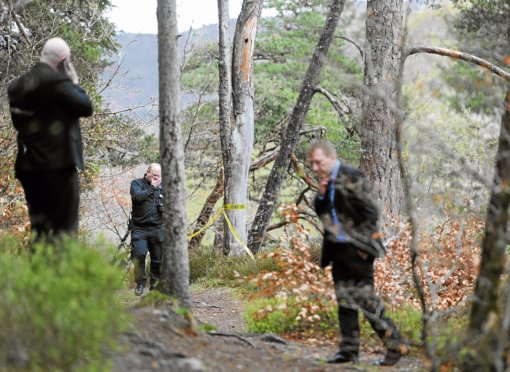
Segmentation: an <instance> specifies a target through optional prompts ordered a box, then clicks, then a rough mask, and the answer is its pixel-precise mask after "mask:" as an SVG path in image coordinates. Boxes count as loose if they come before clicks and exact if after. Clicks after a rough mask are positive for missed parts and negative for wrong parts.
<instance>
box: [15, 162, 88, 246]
mask: <svg viewBox="0 0 510 372" xmlns="http://www.w3.org/2000/svg"><path fill="white" fill-rule="evenodd" d="M16 177H17V178H18V179H19V180H20V182H21V184H22V185H23V189H24V190H25V197H26V199H27V206H28V213H29V214H30V223H31V224H32V231H35V232H36V233H37V237H36V240H40V239H41V238H42V237H44V236H45V237H47V238H48V239H50V240H51V239H52V237H53V236H61V235H63V234H67V235H70V234H77V233H78V207H79V204H80V188H79V184H78V173H77V172H76V168H75V167H74V166H73V167H70V168H67V169H61V170H55V171H36V172H27V171H24V172H18V173H17V174H16Z"/></svg>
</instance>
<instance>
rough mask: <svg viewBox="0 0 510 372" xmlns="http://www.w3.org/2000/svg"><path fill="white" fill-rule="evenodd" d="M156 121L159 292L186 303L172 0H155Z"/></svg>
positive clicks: (183, 191) (177, 73)
mask: <svg viewBox="0 0 510 372" xmlns="http://www.w3.org/2000/svg"><path fill="white" fill-rule="evenodd" d="M157 15H158V65H159V125H160V154H161V174H162V186H163V187H162V188H163V200H164V209H163V234H164V242H163V258H162V273H161V284H160V285H159V286H158V287H159V288H158V289H160V290H161V291H162V292H163V293H166V294H169V295H173V296H175V297H176V298H177V299H178V300H179V303H180V304H181V306H185V307H189V305H190V290H189V260H188V242H187V240H186V232H187V221H186V187H185V174H184V150H183V147H182V134H181V108H180V70H179V50H178V45H177V37H178V32H177V7H176V0H158V11H157Z"/></svg>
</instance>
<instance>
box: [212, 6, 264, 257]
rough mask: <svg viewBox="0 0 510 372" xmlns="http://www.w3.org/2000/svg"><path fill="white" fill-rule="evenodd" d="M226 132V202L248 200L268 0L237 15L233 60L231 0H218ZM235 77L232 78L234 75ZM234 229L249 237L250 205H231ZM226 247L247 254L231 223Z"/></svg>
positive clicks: (222, 124) (222, 122)
mask: <svg viewBox="0 0 510 372" xmlns="http://www.w3.org/2000/svg"><path fill="white" fill-rule="evenodd" d="M218 11H219V31H220V32H219V54H220V56H219V64H218V67H219V72H220V74H219V78H220V88H219V100H220V136H221V148H222V157H223V167H224V174H225V186H224V190H225V191H224V192H225V199H224V200H225V201H224V203H225V205H229V204H241V205H246V195H247V191H248V172H249V169H250V161H251V153H252V149H253V139H254V133H255V112H254V100H255V90H254V85H253V50H254V48H255V38H256V35H257V27H258V24H259V19H260V14H261V12H262V0H254V1H249V0H245V1H244V3H243V9H242V10H241V14H240V15H239V18H238V19H237V24H236V32H235V35H234V41H233V50H232V69H231V72H232V73H230V71H229V66H230V58H229V56H230V55H229V53H230V43H229V38H230V32H229V15H228V0H218ZM230 77H232V79H231V80H230ZM226 213H227V216H228V218H229V220H230V222H231V224H232V227H233V229H234V230H235V232H236V233H237V235H238V236H239V238H240V239H241V240H242V241H243V242H244V243H246V208H244V209H235V210H226ZM223 251H224V252H226V253H230V254H234V255H241V254H243V253H244V250H243V248H242V247H241V246H240V244H239V243H238V242H237V239H236V238H235V237H234V234H233V233H232V231H231V230H230V228H229V227H228V226H227V225H225V237H224V240H223Z"/></svg>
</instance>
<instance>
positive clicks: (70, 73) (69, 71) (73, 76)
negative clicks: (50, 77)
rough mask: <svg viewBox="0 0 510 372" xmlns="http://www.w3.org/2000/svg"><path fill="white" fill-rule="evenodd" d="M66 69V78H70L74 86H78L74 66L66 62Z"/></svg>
mask: <svg viewBox="0 0 510 372" xmlns="http://www.w3.org/2000/svg"><path fill="white" fill-rule="evenodd" d="M65 67H66V73H67V76H69V77H70V78H71V80H72V81H73V84H74V85H78V74H77V73H76V70H75V69H74V66H73V64H72V63H71V62H67V63H66V64H65Z"/></svg>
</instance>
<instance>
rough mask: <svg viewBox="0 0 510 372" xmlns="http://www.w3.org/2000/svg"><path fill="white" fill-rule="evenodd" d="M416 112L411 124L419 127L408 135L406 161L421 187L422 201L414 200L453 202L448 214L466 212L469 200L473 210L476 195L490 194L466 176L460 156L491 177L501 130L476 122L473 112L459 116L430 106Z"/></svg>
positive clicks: (442, 107)
mask: <svg viewBox="0 0 510 372" xmlns="http://www.w3.org/2000/svg"><path fill="white" fill-rule="evenodd" d="M413 106H414V107H413V108H414V112H413V114H412V115H411V119H413V120H414V123H415V124H416V125H414V127H413V126H412V127H411V128H410V129H409V130H408V131H407V134H406V142H407V143H406V145H407V149H408V150H406V152H405V157H406V161H407V169H408V171H409V173H410V174H411V176H412V178H413V184H414V185H422V189H423V190H422V192H421V195H420V192H418V191H417V192H416V194H415V195H416V196H417V198H418V199H419V198H424V199H426V200H428V201H431V200H432V201H436V202H437V201H442V200H445V201H446V200H448V201H447V204H448V205H447V207H448V208H454V207H457V208H460V207H461V205H464V206H466V199H467V206H469V205H472V204H473V201H472V200H471V201H470V199H471V198H473V193H474V191H479V192H480V191H484V190H485V189H484V188H483V187H482V185H480V183H479V182H477V180H476V179H475V180H473V179H472V178H471V177H464V176H463V175H464V174H465V173H466V172H465V170H464V169H463V168H462V167H459V162H458V160H457V159H455V156H456V157H460V158H462V159H464V161H465V162H466V165H467V166H468V167H469V168H470V169H472V170H473V171H475V172H477V173H478V174H480V175H482V177H483V176H485V177H490V176H491V172H492V169H493V167H494V162H495V159H494V154H495V151H496V149H497V144H498V141H497V139H496V138H495V135H496V132H497V129H495V128H494V125H493V124H492V123H490V122H489V123H486V122H484V121H482V120H480V119H479V118H477V117H475V116H473V115H472V114H471V111H470V110H469V109H462V111H461V113H460V114H458V113H456V112H452V111H451V110H448V107H447V106H446V105H437V104H435V103H431V102H414V103H413ZM421 126H423V128H425V130H426V131H425V130H422V127H421ZM424 131H425V133H424ZM452 154H453V155H454V156H452ZM485 191H486V190H485ZM478 199H479V200H478V201H477V202H478V204H479V203H480V202H481V198H478ZM464 206H463V207H462V208H464ZM477 207H478V208H480V205H478V206H477Z"/></svg>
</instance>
